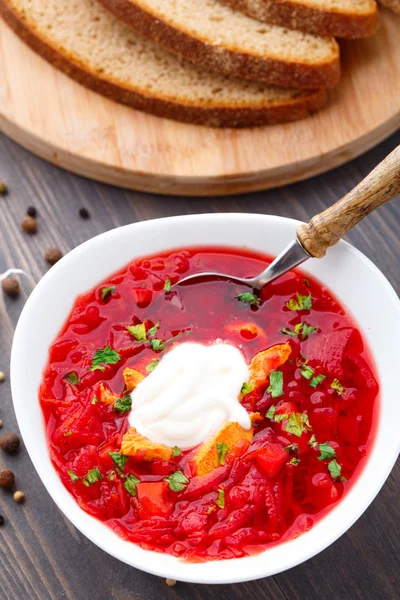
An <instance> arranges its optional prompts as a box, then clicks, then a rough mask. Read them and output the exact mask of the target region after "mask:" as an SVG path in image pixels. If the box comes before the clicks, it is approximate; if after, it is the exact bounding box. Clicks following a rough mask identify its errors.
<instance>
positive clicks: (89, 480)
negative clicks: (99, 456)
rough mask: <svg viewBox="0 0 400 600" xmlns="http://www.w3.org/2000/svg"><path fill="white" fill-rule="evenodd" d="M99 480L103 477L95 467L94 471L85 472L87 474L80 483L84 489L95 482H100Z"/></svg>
mask: <svg viewBox="0 0 400 600" xmlns="http://www.w3.org/2000/svg"><path fill="white" fill-rule="evenodd" d="M100 479H103V475H102V474H101V473H100V471H99V469H98V468H97V467H95V468H94V469H90V471H88V472H87V474H86V475H85V477H84V478H83V480H82V483H83V485H86V487H89V486H90V485H93V484H94V483H96V482H97V481H100Z"/></svg>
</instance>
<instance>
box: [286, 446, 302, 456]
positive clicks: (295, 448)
mask: <svg viewBox="0 0 400 600" xmlns="http://www.w3.org/2000/svg"><path fill="white" fill-rule="evenodd" d="M285 450H286V452H289V454H298V453H299V447H298V445H297V444H289V446H285Z"/></svg>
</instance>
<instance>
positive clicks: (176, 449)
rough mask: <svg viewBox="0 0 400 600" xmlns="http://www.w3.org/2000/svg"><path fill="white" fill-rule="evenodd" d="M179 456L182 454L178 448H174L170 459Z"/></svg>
mask: <svg viewBox="0 0 400 600" xmlns="http://www.w3.org/2000/svg"><path fill="white" fill-rule="evenodd" d="M181 454H182V450H181V449H180V448H179V447H178V446H174V447H173V448H172V458H175V457H176V456H180V455H181Z"/></svg>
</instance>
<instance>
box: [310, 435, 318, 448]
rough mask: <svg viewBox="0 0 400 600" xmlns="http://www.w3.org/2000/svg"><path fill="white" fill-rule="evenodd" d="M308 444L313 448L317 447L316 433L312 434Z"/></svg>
mask: <svg viewBox="0 0 400 600" xmlns="http://www.w3.org/2000/svg"><path fill="white" fill-rule="evenodd" d="M308 445H309V446H311V448H315V447H316V445H317V438H316V437H315V435H314V434H312V436H311V437H310V439H309V440H308Z"/></svg>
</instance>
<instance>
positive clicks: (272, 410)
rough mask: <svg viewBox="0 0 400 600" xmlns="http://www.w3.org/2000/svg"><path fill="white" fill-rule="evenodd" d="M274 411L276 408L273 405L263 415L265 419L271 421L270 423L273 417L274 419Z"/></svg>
mask: <svg viewBox="0 0 400 600" xmlns="http://www.w3.org/2000/svg"><path fill="white" fill-rule="evenodd" d="M275 411H276V406H275V404H273V405H272V406H270V407H269V409H268V412H267V414H266V415H265V417H266V418H267V419H271V421H273V420H274V417H275Z"/></svg>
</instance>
